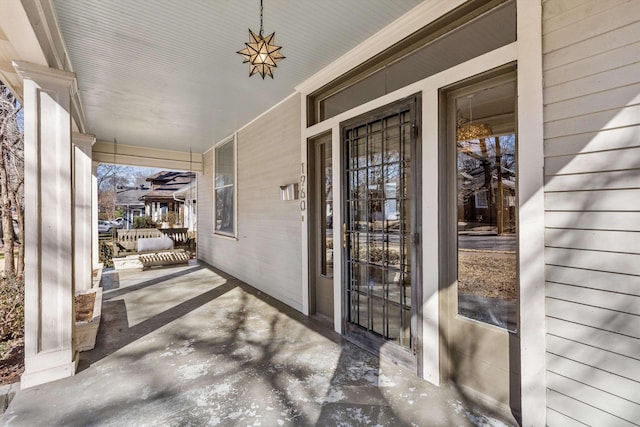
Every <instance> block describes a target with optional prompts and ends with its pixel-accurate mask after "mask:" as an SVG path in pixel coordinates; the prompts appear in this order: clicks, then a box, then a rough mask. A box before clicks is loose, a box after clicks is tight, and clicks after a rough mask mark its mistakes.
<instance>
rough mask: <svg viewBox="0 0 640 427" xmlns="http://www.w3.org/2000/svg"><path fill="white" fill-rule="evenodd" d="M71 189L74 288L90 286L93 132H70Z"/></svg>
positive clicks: (91, 264) (89, 287)
mask: <svg viewBox="0 0 640 427" xmlns="http://www.w3.org/2000/svg"><path fill="white" fill-rule="evenodd" d="M71 138H72V141H73V192H74V211H75V215H74V228H73V233H74V234H73V247H74V260H73V263H74V264H73V269H74V273H73V275H74V283H75V288H76V290H87V289H91V270H92V267H93V260H92V258H91V253H92V250H91V249H92V243H93V242H92V234H93V233H92V229H93V227H92V222H91V220H92V216H93V215H92V212H91V205H92V198H91V184H92V171H91V146H92V145H93V143H94V142H95V141H96V137H95V136H93V135H87V134H84V133H73V135H72V136H71Z"/></svg>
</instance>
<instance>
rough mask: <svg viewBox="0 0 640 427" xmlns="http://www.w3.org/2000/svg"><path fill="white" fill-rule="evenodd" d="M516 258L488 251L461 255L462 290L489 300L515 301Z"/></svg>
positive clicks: (459, 269) (459, 279)
mask: <svg viewBox="0 0 640 427" xmlns="http://www.w3.org/2000/svg"><path fill="white" fill-rule="evenodd" d="M516 267H517V266H516V255H515V254H514V253H502V252H487V251H472V250H469V251H460V252H459V256H458V290H459V291H460V292H461V293H466V294H471V295H479V296H483V297H487V298H500V299H506V300H515V299H516V298H517V296H518V293H517V289H516V279H517V276H516V271H517V268H516Z"/></svg>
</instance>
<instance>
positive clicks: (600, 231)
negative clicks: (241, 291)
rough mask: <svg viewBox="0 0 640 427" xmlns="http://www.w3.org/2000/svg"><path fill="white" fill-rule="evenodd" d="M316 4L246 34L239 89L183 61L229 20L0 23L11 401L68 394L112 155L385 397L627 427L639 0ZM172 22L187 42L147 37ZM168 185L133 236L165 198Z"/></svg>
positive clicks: (639, 118)
mask: <svg viewBox="0 0 640 427" xmlns="http://www.w3.org/2000/svg"><path fill="white" fill-rule="evenodd" d="M274 3H277V2H274ZM325 3H326V2H301V3H300V5H298V6H297V7H295V8H292V7H284V8H280V9H279V11H278V13H274V14H272V15H269V17H270V19H274V20H276V24H275V28H273V30H275V31H278V37H280V39H279V40H280V42H283V45H284V48H283V52H284V53H285V55H286V56H287V59H286V60H285V61H283V62H282V63H279V64H278V68H277V69H276V72H275V79H274V81H271V80H270V79H267V80H266V81H261V80H257V78H256V77H255V76H254V77H253V80H249V81H247V77H246V76H245V75H243V76H240V75H241V74H242V73H239V72H238V70H239V69H240V68H239V67H235V66H234V64H232V63H231V61H232V60H233V59H232V58H231V57H232V56H233V55H235V53H234V52H233V51H234V50H235V48H241V47H242V40H238V46H236V47H231V48H230V49H228V50H229V52H226V51H225V52H223V51H221V50H217V49H218V45H216V44H215V43H194V40H196V41H198V40H209V41H211V40H216V38H215V37H214V36H212V35H211V34H208V33H206V34H205V33H202V32H200V33H198V31H199V30H201V31H204V30H206V31H214V30H216V29H217V28H220V29H221V30H222V31H226V32H224V33H223V34H220V35H218V37H222V35H224V37H225V38H224V40H229V37H231V36H230V34H235V33H233V31H235V30H236V29H237V28H240V29H242V31H245V28H246V27H247V25H252V24H247V25H245V22H247V21H246V19H248V18H246V17H247V16H248V15H250V14H249V13H247V10H245V9H244V8H243V7H238V8H237V9H238V10H240V11H241V12H242V13H241V14H240V13H238V14H237V15H234V16H228V15H226V14H227V13H231V12H230V11H232V9H234V10H235V8H220V10H218V8H217V6H216V3H215V2H213V3H211V4H207V6H206V7H207V8H204V6H203V5H201V4H200V3H196V2H192V3H189V7H184V10H181V9H180V7H178V6H177V7H176V8H171V10H162V9H161V8H156V7H153V6H148V5H146V4H145V5H144V7H143V8H141V9H139V10H138V9H136V8H137V7H139V2H124V3H120V4H119V5H118V7H113V6H112V5H110V4H109V3H104V4H103V3H100V4H97V3H96V4H92V3H90V2H86V3H85V2H81V3H78V2H72V1H61V0H54V1H53V3H51V2H49V1H45V0H38V1H34V2H27V1H19V0H5V1H2V2H0V34H2V36H3V39H5V40H3V42H2V43H1V44H0V53H1V54H0V77H1V78H2V79H3V81H5V83H7V84H8V85H9V86H10V87H11V88H12V90H13V91H14V92H15V93H19V94H24V97H23V100H24V102H23V105H24V109H25V156H26V161H25V164H26V165H27V167H28V171H27V173H26V174H25V176H26V178H25V200H26V203H27V205H26V208H25V210H26V226H25V227H26V228H27V229H28V230H32V234H31V235H30V236H29V238H28V239H27V242H26V249H27V254H32V256H31V257H27V258H26V261H27V267H26V271H25V274H26V280H25V283H26V286H27V288H26V292H25V293H26V296H27V297H26V309H25V311H26V315H25V319H26V320H25V324H26V326H25V366H26V371H25V374H24V375H23V376H22V381H21V384H22V386H23V387H29V386H33V385H37V384H39V383H42V382H46V381H51V380H55V379H58V378H63V377H65V376H69V375H73V374H74V372H75V365H74V360H75V359H74V356H75V349H74V347H73V341H72V338H73V328H72V327H71V326H70V325H72V324H73V323H72V316H73V310H72V307H71V305H70V304H71V301H72V292H73V289H74V288H75V289H82V287H83V286H90V283H91V267H92V265H96V264H97V261H96V257H95V249H93V258H92V252H91V250H92V247H91V245H90V244H89V243H88V242H91V239H90V234H91V233H90V224H91V223H92V221H91V218H92V217H91V214H92V213H91V209H90V208H88V206H91V196H92V193H91V189H90V188H89V189H88V190H87V187H89V186H88V185H85V183H87V182H91V180H90V176H91V164H92V161H93V162H101V161H104V162H107V161H112V160H113V161H116V160H114V157H116V154H117V155H118V156H119V158H118V159H117V161H118V163H121V164H133V165H141V166H142V165H143V166H150V167H159V168H166V169H182V170H193V171H196V172H197V200H198V205H199V207H198V210H197V217H198V235H197V239H198V251H197V258H198V259H199V260H201V261H203V262H205V263H208V264H210V265H212V266H214V267H215V268H217V269H220V270H222V271H224V272H226V273H228V274H230V275H233V276H235V277H237V278H239V279H240V280H243V281H245V282H247V283H249V284H250V285H252V286H254V287H256V288H257V289H259V290H260V291H261V292H264V293H266V294H268V295H270V296H271V297H273V298H276V299H278V300H280V301H282V302H283V303H285V304H287V305H289V306H291V307H293V308H294V309H296V310H299V311H300V312H301V313H303V314H305V315H309V316H314V317H316V318H319V319H321V320H322V321H325V322H327V323H328V324H329V325H330V326H331V327H332V328H333V329H334V330H335V331H336V332H337V333H339V334H341V335H342V336H344V337H345V338H346V339H348V340H351V341H353V342H356V343H358V344H359V345H361V346H364V347H367V348H369V349H370V350H371V351H372V352H373V353H374V354H376V355H380V357H386V358H389V359H391V360H392V361H393V362H395V363H397V364H401V365H403V366H405V367H406V368H407V369H408V370H407V375H416V376H419V377H421V378H423V379H425V380H426V381H429V382H431V383H433V384H436V385H441V384H445V383H449V382H452V383H454V384H455V386H456V387H457V389H458V390H461V391H463V392H464V393H465V396H467V397H468V398H469V399H473V400H476V401H479V402H484V403H485V404H486V405H488V406H490V407H492V408H494V409H497V410H502V411H503V412H505V413H512V414H513V415H514V416H515V418H516V419H518V421H520V422H521V423H522V424H524V425H527V426H543V425H549V426H569V425H570V426H573V425H576V426H577V425H602V426H608V425H637V423H638V420H639V419H640V393H639V392H638V390H640V346H639V345H638V343H639V342H640V245H638V233H639V232H640V220H639V212H640V161H639V159H640V142H639V141H640V1H637V0H635V1H634V0H632V1H629V0H571V1H567V0H544V1H542V0H508V1H503V0H491V1H489V0H487V1H484V0H470V1H463V0H446V1H445V0H428V1H424V2H418V1H411V0H403V1H400V0H398V1H393V2H391V1H373V0H366V1H356V0H352V1H348V2H346V1H345V2H331V4H332V7H326V6H325ZM414 6H415V7H414ZM201 7H202V8H201ZM267 7H269V6H268V5H267ZM323 8H325V9H327V11H324V9H323ZM132 9H135V10H132ZM223 9H224V13H223ZM177 10H180V11H181V12H182V13H183V14H184V15H185V16H184V17H183V16H181V20H180V22H186V23H187V25H177V26H174V27H175V28H173V27H171V26H166V27H163V31H152V30H151V29H153V28H157V25H156V22H173V21H172V19H174V18H175V16H174V15H175V13H176V11H177ZM326 13H328V14H329V15H326ZM127 14H129V15H131V16H136V22H135V23H133V24H131V25H134V26H136V25H137V26H138V28H136V31H137V32H136V37H127V36H126V34H127V31H129V28H128V27H127V25H129V24H130V21H127V20H125V19H123V18H124V17H125V16H127ZM272 17H273V18H272ZM200 18H202V19H204V22H207V23H208V24H207V25H188V23H190V22H191V20H193V21H196V20H199V19H200ZM343 18H344V19H345V20H342V19H343ZM243 19H245V20H243ZM79 22H91V23H93V25H79V24H78V23H79ZM122 22H126V23H127V25H125V26H124V27H123V26H122V25H123V24H122ZM198 22H199V23H201V21H198ZM271 22H273V21H270V24H269V25H270V26H271V25H273V24H271ZM278 25H280V26H281V27H278ZM236 27H237V28H236ZM172 28H173V30H172ZM269 30H271V28H269ZM238 31H239V30H238ZM123 34H124V35H123ZM307 36H309V37H311V39H309V38H307ZM162 37H164V38H162ZM297 41H300V43H298V44H296V43H295V42H297ZM312 43H313V44H312ZM222 45H225V48H226V43H222ZM294 46H295V47H294ZM309 46H311V48H309ZM88 47H89V48H88ZM287 47H288V48H289V49H290V50H286V49H287ZM140 52H143V54H140ZM107 54H109V55H111V54H113V55H114V57H113V58H117V61H116V60H109V59H105V58H106V55H107ZM305 55H307V56H305ZM4 58H9V59H13V60H17V61H16V63H15V69H16V70H17V71H16V72H14V71H13V70H14V66H12V64H11V62H8V61H6V60H5V59H4ZM235 59H236V60H239V58H235ZM111 67H113V68H111ZM65 70H76V72H77V75H76V74H74V73H71V72H69V71H65ZM125 71H126V72H125ZM242 71H243V73H244V72H245V71H246V69H243V70H242ZM123 76H125V77H123ZM241 77H242V78H241ZM114 100H117V102H116V101H114ZM129 107H130V108H131V110H125V109H126V108H129ZM128 112H129V113H128ZM134 116H135V118H134V119H131V117H134ZM72 124H73V126H75V127H76V128H77V129H79V130H80V132H82V133H73V134H72V133H71V131H70V129H72ZM41 129H47V132H42V131H41ZM92 132H94V133H96V134H97V139H98V141H97V142H96V137H93V136H92V135H90V133H92ZM124 134H126V135H129V141H140V146H126V145H125V144H123V143H122V142H121V141H123V140H124V139H125V138H124V137H123V136H122V135H124ZM116 136H117V138H118V144H117V150H116V147H115V145H116V144H112V143H111V142H110V141H112V140H114V138H115V137H116ZM142 138H144V144H143V139H142ZM495 138H504V145H503V144H498V145H500V148H496V147H495V146H494V147H493V148H492V147H490V146H489V145H487V144H488V143H487V141H484V142H483V140H485V139H494V140H495ZM176 141H189V144H192V145H189V146H186V145H185V144H178V143H176ZM94 142H95V144H94ZM465 144H467V145H465ZM483 144H484V145H483ZM191 148H193V152H191V151H192V150H191ZM503 148H509V149H510V150H511V149H512V153H513V158H509V159H506V158H505V157H504V156H505V153H503V152H501V151H499V150H502V149H503ZM116 152H117V153H116ZM70 153H74V154H73V156H72V155H71V154H70ZM460 153H473V156H471V157H472V159H471V160H469V159H467V160H464V159H460V158H458V156H459V154H460ZM49 158H50V159H53V160H55V161H51V162H46V163H41V162H40V159H49ZM72 158H73V169H72ZM474 162H476V164H474ZM494 165H501V166H500V167H499V168H498V167H494ZM72 170H73V172H74V174H71V173H69V172H70V171H72ZM500 175H501V176H500ZM167 178H168V177H167ZM169 182H170V181H166V182H164V183H159V184H158V187H157V188H154V189H153V190H152V191H151V192H150V193H148V194H147V195H146V196H145V200H148V203H149V204H150V205H149V206H151V208H150V210H149V213H150V214H153V215H156V217H159V215H161V214H162V212H163V206H165V207H166V208H165V212H168V211H170V210H172V209H173V210H175V206H176V205H175V203H182V202H181V200H185V196H184V193H180V192H178V194H176V192H177V191H178V190H179V189H178V188H173V189H171V190H167V191H165V192H163V191H164V190H160V188H161V187H163V186H164V185H167V184H168V183H169ZM181 182H182V185H183V186H185V185H187V184H188V183H190V182H192V178H191V177H189V179H186V177H182V181H181ZM295 185H297V186H298V189H299V191H298V194H297V198H296V197H294V195H293V194H289V192H288V190H287V189H291V192H293V189H294V188H295ZM499 187H502V189H500V190H499ZM71 189H73V191H75V192H72V191H71ZM499 193H502V197H496V194H499ZM45 196H46V197H45ZM154 197H155V198H154ZM499 202H501V203H502V208H501V209H499V208H498V204H499ZM171 203H174V205H173V207H171ZM94 205H95V203H94ZM386 210H388V211H389V212H386ZM482 210H484V212H483V211H482ZM49 212H55V213H56V215H49ZM499 218H502V219H500V220H499ZM94 222H97V221H94ZM462 222H475V223H476V224H473V228H475V229H476V230H475V231H474V232H473V233H471V232H470V230H467V229H464V230H461V229H460V226H461V224H460V223H462ZM52 228H55V229H56V230H57V233H49V234H47V233H46V230H50V229H52ZM480 228H485V230H481V229H480ZM500 228H502V232H499V229H500ZM493 229H495V232H491V233H485V235H483V234H482V233H480V231H492V230H493ZM72 230H73V231H75V233H74V232H72ZM476 231H477V232H476ZM82 233H84V234H82ZM87 233H88V234H89V237H86V235H87ZM82 236H84V237H82ZM80 237H82V238H80ZM93 245H94V246H93V247H94V248H95V247H96V245H97V243H96V242H95V241H94V243H93ZM45 250H47V251H50V252H52V253H47V256H40V254H41V253H44V252H42V251H45ZM73 268H75V270H72V269H73ZM45 272H46V274H45ZM70 277H73V278H74V280H73V282H71V281H70V280H69V278H70ZM87 283H88V285H87ZM54 296H55V297H54ZM43 298H47V299H48V300H47V304H42V303H41V301H42V299H43ZM40 319H45V320H46V322H45V321H42V322H41V321H40ZM487 402H488V403H487ZM415 405H417V407H420V408H422V410H429V405H428V397H425V401H424V402H415Z"/></svg>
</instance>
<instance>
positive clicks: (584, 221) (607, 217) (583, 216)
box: [545, 210, 640, 286]
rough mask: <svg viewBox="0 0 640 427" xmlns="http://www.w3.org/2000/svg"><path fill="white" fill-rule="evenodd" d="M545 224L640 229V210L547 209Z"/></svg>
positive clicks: (553, 226)
mask: <svg viewBox="0 0 640 427" xmlns="http://www.w3.org/2000/svg"><path fill="white" fill-rule="evenodd" d="M545 226H546V227H549V228H566V229H574V228H575V229H582V230H617V231H640V212H633V211H632V212H606V211H605V212H593V211H589V210H586V211H547V212H546V213H545ZM639 286H640V284H639Z"/></svg>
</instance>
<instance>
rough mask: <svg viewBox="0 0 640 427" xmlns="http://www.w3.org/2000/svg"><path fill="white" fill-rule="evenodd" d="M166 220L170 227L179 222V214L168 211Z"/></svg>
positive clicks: (165, 216)
mask: <svg viewBox="0 0 640 427" xmlns="http://www.w3.org/2000/svg"><path fill="white" fill-rule="evenodd" d="M164 220H165V221H166V222H167V224H169V226H170V227H173V226H174V225H175V224H176V223H177V222H178V215H177V214H176V213H175V212H167V213H166V214H165V215H164Z"/></svg>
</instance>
